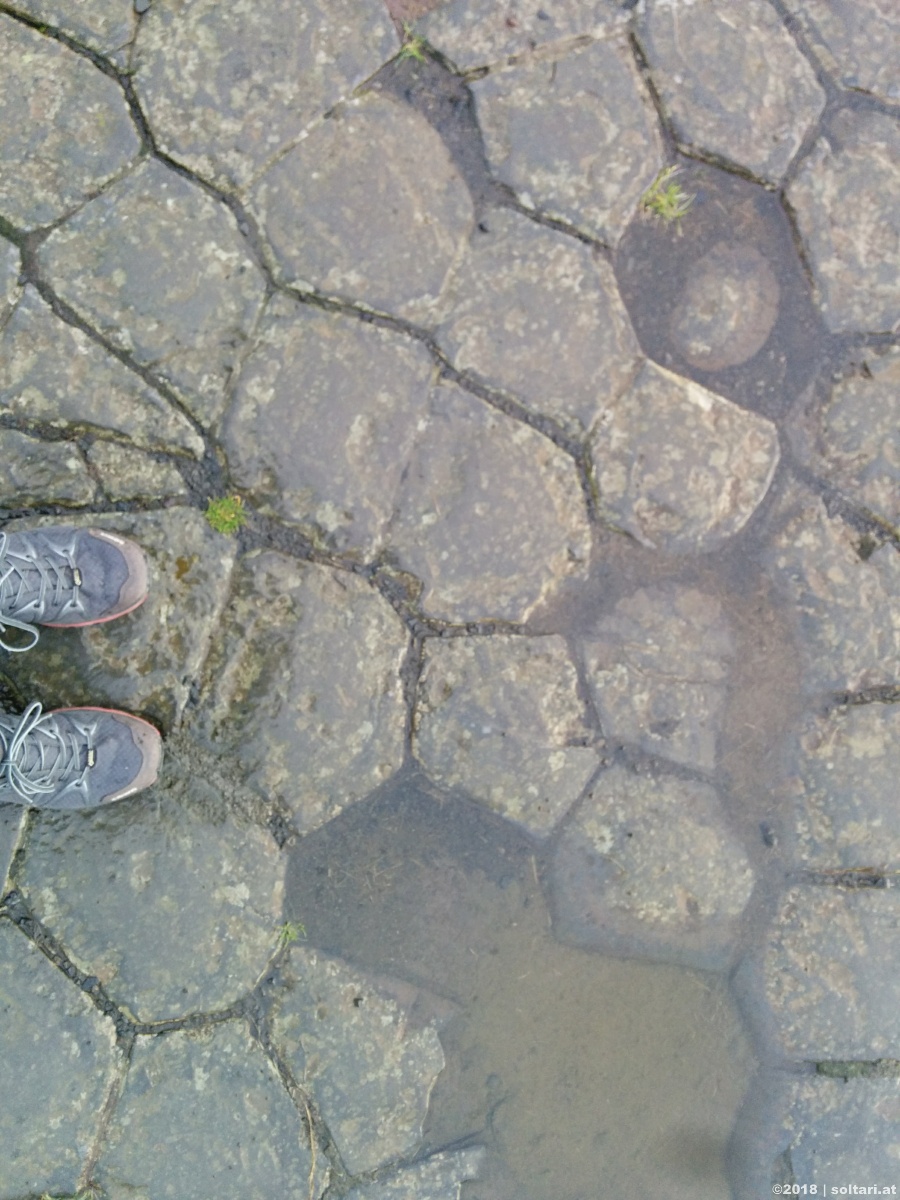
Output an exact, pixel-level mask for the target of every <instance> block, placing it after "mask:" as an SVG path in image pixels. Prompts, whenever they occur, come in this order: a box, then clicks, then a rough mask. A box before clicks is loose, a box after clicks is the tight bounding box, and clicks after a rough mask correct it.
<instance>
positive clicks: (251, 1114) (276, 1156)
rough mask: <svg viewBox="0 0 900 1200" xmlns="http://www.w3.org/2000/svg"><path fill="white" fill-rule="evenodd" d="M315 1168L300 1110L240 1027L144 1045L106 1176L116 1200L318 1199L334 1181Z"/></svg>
mask: <svg viewBox="0 0 900 1200" xmlns="http://www.w3.org/2000/svg"><path fill="white" fill-rule="evenodd" d="M135 1130H140V1136H139V1137H135V1136H134V1131H135ZM319 1161H320V1163H321V1161H322V1159H321V1157H320V1159H319ZM311 1167H312V1155H311V1153H310V1144H309V1138H308V1135H307V1134H306V1132H305V1130H304V1128H303V1126H302V1124H301V1118H300V1115H299V1113H298V1112H297V1111H296V1109H295V1108H294V1107H293V1106H292V1105H291V1102H290V1100H289V1099H288V1096H287V1094H286V1092H285V1091H284V1089H283V1088H282V1086H281V1084H280V1083H279V1081H278V1077H277V1075H276V1074H275V1072H274V1070H273V1069H272V1067H271V1065H270V1064H269V1063H268V1062H267V1061H266V1059H265V1057H264V1055H263V1054H262V1052H261V1051H260V1049H259V1047H258V1046H257V1045H255V1044H254V1042H253V1041H252V1040H251V1039H250V1038H249V1037H248V1036H247V1034H246V1032H245V1031H244V1030H243V1029H242V1028H241V1027H240V1026H236V1025H230V1026H226V1027H225V1028H224V1029H219V1030H216V1029H213V1030H208V1031H205V1032H203V1033H200V1034H197V1033H181V1032H176V1033H173V1034H171V1035H169V1036H168V1037H166V1038H161V1039H160V1038H153V1039H151V1038H147V1039H142V1040H141V1041H140V1042H139V1043H138V1044H137V1046H136V1047H135V1049H134V1054H133V1057H132V1060H131V1065H130V1069H129V1072H128V1078H127V1081H126V1084H125V1088H124V1091H123V1094H122V1098H121V1100H120V1102H119V1107H118V1109H117V1112H116V1117H115V1119H114V1120H113V1123H112V1125H111V1128H110V1131H109V1140H108V1143H107V1145H106V1146H105V1147H104V1151H103V1154H102V1156H101V1159H100V1163H99V1167H98V1170H97V1180H98V1182H99V1183H100V1184H101V1186H102V1187H103V1188H104V1192H105V1194H106V1195H108V1196H110V1197H111V1198H112V1200H125V1198H126V1197H129V1196H133V1195H135V1194H137V1195H140V1194H141V1193H143V1194H145V1195H150V1196H164V1197H169V1196H171V1197H173V1198H174V1197H176V1196H177V1197H179V1200H206V1198H207V1197H209V1196H210V1195H215V1196H217V1197H222V1198H223V1200H225V1198H227V1200H266V1198H268V1197H271V1196H284V1197H286V1198H287V1200H309V1198H310V1197H311V1196H312V1197H316V1196H319V1195H321V1193H322V1190H323V1185H324V1182H325V1181H324V1179H323V1178H322V1173H321V1169H320V1168H319V1167H317V1169H316V1170H315V1171H314V1172H313V1173H312V1180H311V1181H310V1173H311Z"/></svg>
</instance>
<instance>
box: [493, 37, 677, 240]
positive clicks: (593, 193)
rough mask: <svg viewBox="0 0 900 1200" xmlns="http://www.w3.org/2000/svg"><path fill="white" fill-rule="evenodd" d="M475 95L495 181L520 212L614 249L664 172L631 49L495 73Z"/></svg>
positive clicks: (586, 52) (594, 51)
mask: <svg viewBox="0 0 900 1200" xmlns="http://www.w3.org/2000/svg"><path fill="white" fill-rule="evenodd" d="M472 91H473V93H474V96H475V102H476V106H477V112H478V119H479V124H480V126H481V129H482V132H483V134H484V138H485V148H486V151H487V157H488V161H489V162H490V164H491V167H492V169H493V172H494V174H495V176H496V178H497V179H499V180H502V182H503V183H505V184H508V185H509V187H511V188H512V189H513V191H514V192H515V193H516V195H517V196H518V197H519V199H520V200H521V201H522V203H523V204H525V205H527V206H529V207H537V208H540V209H541V210H542V211H544V212H547V213H550V214H551V215H553V216H556V217H561V218H562V219H563V220H565V221H568V222H570V223H571V224H572V225H573V226H575V227H576V228H579V229H583V230H584V231H585V232H586V233H589V234H592V235H593V236H594V237H599V238H601V239H602V240H603V241H605V242H607V243H609V244H611V245H615V243H616V242H617V241H618V239H619V236H620V234H621V233H622V231H623V230H624V228H625V226H626V225H627V223H628V221H629V220H630V219H631V215H632V213H633V211H634V208H635V205H636V204H637V202H638V200H639V199H640V197H641V195H642V194H643V192H644V191H645V189H646V188H647V187H648V186H649V185H650V183H651V182H652V181H653V179H654V177H655V175H656V173H657V171H658V170H659V169H660V167H661V166H662V142H661V139H660V137H659V132H658V126H657V123H656V121H655V115H654V113H653V109H652V106H651V104H650V98H649V95H648V93H647V91H646V89H645V88H644V86H643V84H642V83H641V80H640V76H639V75H638V72H637V69H636V67H635V63H634V59H633V56H632V55H631V52H630V50H629V48H628V43H627V41H625V40H624V39H616V40H610V41H604V42H596V43H594V44H592V45H590V46H588V47H587V48H585V49H582V50H578V51H576V52H573V53H570V54H568V55H567V56H565V57H563V58H560V59H559V60H557V59H552V60H548V59H546V58H541V59H540V60H538V61H536V62H527V63H525V64H523V65H520V66H518V67H517V69H516V70H514V71H493V72H491V73H490V74H489V75H487V76H486V77H485V78H484V79H479V80H476V81H475V83H474V84H473V86H472Z"/></svg>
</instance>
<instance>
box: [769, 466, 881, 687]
mask: <svg viewBox="0 0 900 1200" xmlns="http://www.w3.org/2000/svg"><path fill="white" fill-rule="evenodd" d="M870 551H871V546H869V545H868V544H867V543H866V542H865V540H864V539H862V538H861V536H860V534H859V533H858V532H857V531H856V530H854V529H852V528H851V527H850V526H849V525H848V524H846V523H845V522H844V521H842V520H841V519H840V517H829V516H828V514H827V512H826V511H825V506H824V504H823V503H822V501H821V500H819V499H818V497H815V496H812V495H810V494H809V493H806V492H803V491H801V490H800V489H793V490H791V491H790V492H789V493H788V494H787V495H786V496H785V498H784V501H783V503H782V519H781V520H780V522H779V523H778V524H777V525H776V526H775V533H774V536H773V538H772V540H771V543H770V545H769V548H768V549H767V550H766V552H765V562H766V564H767V568H768V571H769V573H770V575H771V576H772V578H773V579H774V580H775V582H776V584H777V586H778V588H779V590H780V592H781V593H782V595H783V596H784V597H786V599H787V601H788V603H789V604H790V606H791V608H792V610H793V612H794V614H795V617H794V620H795V623H796V628H797V638H798V641H799V645H800V650H801V654H802V656H803V662H804V666H805V670H804V681H805V684H806V689H807V691H810V692H821V691H832V692H843V691H859V690H861V689H863V688H869V687H878V686H879V685H883V684H894V683H896V682H897V680H898V679H900V556H898V554H897V552H896V551H895V550H894V549H893V547H891V546H890V545H884V546H881V547H880V548H879V549H877V550H875V552H874V553H870Z"/></svg>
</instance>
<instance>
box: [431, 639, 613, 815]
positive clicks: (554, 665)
mask: <svg viewBox="0 0 900 1200" xmlns="http://www.w3.org/2000/svg"><path fill="white" fill-rule="evenodd" d="M589 732H590V731H589V729H588V726H587V722H586V716H585V712H584V706H583V704H582V702H581V701H580V700H579V698H578V681H577V678H576V675H575V668H574V666H573V665H572V662H571V660H570V659H569V656H568V653H567V651H566V646H565V643H564V642H563V640H562V638H558V637H528V638H521V637H518V638H517V637H500V636H497V637H490V638H466V639H454V640H452V641H436V640H429V641H428V642H427V643H426V652H425V669H424V671H423V674H422V678H421V681H420V685H419V700H418V706H417V710H416V717H415V724H414V737H413V747H414V750H415V752H416V753H417V754H418V756H419V757H420V758H421V760H422V762H423V764H424V765H425V768H426V770H427V771H428V772H429V773H430V774H431V775H432V776H433V777H434V778H435V779H437V780H439V781H440V782H441V783H444V784H448V785H450V786H453V785H460V786H462V787H464V788H466V789H467V790H468V791H469V792H471V793H472V795H473V796H475V797H476V798H477V799H479V800H483V801H484V802H485V803H486V804H488V805H489V806H490V807H491V808H493V809H495V810H496V811H497V812H499V813H501V814H502V815H503V816H504V817H508V818H510V819H511V820H514V821H518V822H520V823H521V824H523V825H524V826H525V827H526V828H527V829H528V830H529V831H530V832H531V833H533V834H536V835H538V836H540V835H544V834H547V833H549V832H550V830H551V829H552V828H553V826H554V825H555V824H556V822H557V821H558V820H559V819H560V818H561V817H562V816H563V814H564V813H565V812H566V810H567V809H568V808H569V807H570V805H571V804H573V803H574V802H575V800H577V799H578V796H579V795H580V794H581V791H582V789H583V788H584V785H585V784H586V783H587V781H588V779H589V778H590V776H591V773H592V772H593V771H594V770H595V769H596V766H597V762H598V758H597V754H596V752H595V751H594V750H591V749H589V748H588V747H586V746H584V745H583V742H584V740H585V738H586V737H587V736H588V735H589ZM579 743H582V744H579Z"/></svg>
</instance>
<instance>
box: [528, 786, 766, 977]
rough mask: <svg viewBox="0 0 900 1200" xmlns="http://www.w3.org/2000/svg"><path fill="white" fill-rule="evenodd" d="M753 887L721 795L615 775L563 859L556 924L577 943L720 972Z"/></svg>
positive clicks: (560, 854) (586, 811)
mask: <svg viewBox="0 0 900 1200" xmlns="http://www.w3.org/2000/svg"><path fill="white" fill-rule="evenodd" d="M753 882H754V877H753V871H752V870H751V867H750V864H749V862H748V860H747V856H746V854H745V853H744V851H743V849H742V848H741V845H740V843H739V841H738V839H737V838H736V837H735V835H734V834H733V833H732V832H731V831H730V830H729V828H728V824H727V821H726V818H725V812H724V810H723V808H722V806H721V802H720V801H719V798H718V796H717V794H716V792H715V790H714V789H713V788H711V787H709V786H708V785H707V784H704V783H695V782H688V781H685V780H681V779H676V778H673V777H671V776H666V775H659V776H656V775H649V774H637V773H634V772H631V771H629V770H627V769H626V768H624V767H613V768H612V769H611V770H609V771H606V772H605V773H604V774H603V775H601V776H600V778H599V779H598V780H597V782H596V783H595V784H594V786H593V788H592V789H591V794H590V795H589V796H588V798H587V800H586V801H585V803H584V805H583V806H582V807H581V808H580V809H579V810H578V812H577V814H576V816H575V819H574V820H573V821H572V822H571V823H570V824H568V825H567V826H566V828H565V830H564V832H563V835H562V838H561V839H560V842H559V845H558V846H557V848H556V850H555V852H554V856H553V867H552V887H553V902H554V910H555V912H554V916H555V925H556V927H557V929H558V931H559V933H560V934H561V935H562V937H563V938H564V939H565V940H567V941H572V942H575V943H576V944H577V945H584V946H593V947H597V948H599V949H603V950H607V951H612V952H613V953H627V954H629V955H633V954H634V953H635V950H636V949H638V950H640V951H641V952H642V953H644V954H651V955H652V956H653V957H654V958H661V959H663V960H667V961H671V962H680V963H684V964H685V965H690V966H698V967H721V966H722V965H723V964H724V963H725V962H726V961H727V958H728V954H729V952H730V948H731V945H732V944H733V941H734V938H735V934H736V932H737V922H738V920H739V918H740V916H741V913H742V912H743V910H744V907H745V905H746V903H747V901H748V900H749V898H750V893H751V891H752V890H753Z"/></svg>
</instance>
